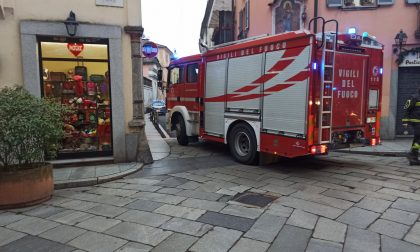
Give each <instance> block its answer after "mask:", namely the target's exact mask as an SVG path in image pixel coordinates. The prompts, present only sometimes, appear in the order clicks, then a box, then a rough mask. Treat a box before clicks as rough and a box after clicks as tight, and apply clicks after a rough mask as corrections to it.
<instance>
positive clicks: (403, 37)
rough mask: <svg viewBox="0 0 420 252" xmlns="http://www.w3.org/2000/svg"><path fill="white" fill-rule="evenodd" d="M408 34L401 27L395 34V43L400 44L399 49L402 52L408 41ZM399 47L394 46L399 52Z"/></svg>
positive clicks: (395, 51)
mask: <svg viewBox="0 0 420 252" xmlns="http://www.w3.org/2000/svg"><path fill="white" fill-rule="evenodd" d="M407 38H408V37H407V34H406V33H405V32H403V30H402V29H401V30H400V32H399V33H397V35H396V36H395V44H396V45H397V46H398V48H399V49H400V50H399V51H400V52H401V50H402V48H403V46H404V45H405V44H406V43H407ZM398 48H394V53H397V52H398Z"/></svg>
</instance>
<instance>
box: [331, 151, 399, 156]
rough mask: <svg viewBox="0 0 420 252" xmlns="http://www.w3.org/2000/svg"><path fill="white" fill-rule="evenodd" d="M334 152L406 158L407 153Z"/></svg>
mask: <svg viewBox="0 0 420 252" xmlns="http://www.w3.org/2000/svg"><path fill="white" fill-rule="evenodd" d="M334 152H340V153H350V154H361V155H368V156H384V157H406V156H407V153H406V152H376V151H370V152H368V151H352V150H334Z"/></svg>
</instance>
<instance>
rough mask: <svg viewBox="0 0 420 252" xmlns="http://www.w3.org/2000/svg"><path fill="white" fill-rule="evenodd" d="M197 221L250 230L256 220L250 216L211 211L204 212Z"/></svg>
mask: <svg viewBox="0 0 420 252" xmlns="http://www.w3.org/2000/svg"><path fill="white" fill-rule="evenodd" d="M197 221H199V222H203V223H207V224H210V225H214V226H220V227H225V228H230V229H235V230H239V231H242V232H246V231H248V230H249V229H250V228H251V226H252V225H253V224H254V222H255V220H252V219H248V218H243V217H237V216H233V215H227V214H221V213H215V212H210V211H208V212H206V213H205V214H203V215H202V216H201V217H200V218H198V219H197Z"/></svg>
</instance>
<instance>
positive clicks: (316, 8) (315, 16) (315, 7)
mask: <svg viewBox="0 0 420 252" xmlns="http://www.w3.org/2000/svg"><path fill="white" fill-rule="evenodd" d="M317 17H318V0H315V1H314V18H317ZM317 32H318V20H316V19H315V20H314V34H316V33H317Z"/></svg>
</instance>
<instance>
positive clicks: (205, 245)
mask: <svg viewBox="0 0 420 252" xmlns="http://www.w3.org/2000/svg"><path fill="white" fill-rule="evenodd" d="M241 235H242V232H239V231H237V230H231V229H226V228H222V227H215V228H214V229H213V230H212V231H210V232H209V233H207V234H206V235H204V236H203V238H201V239H200V240H198V241H197V243H196V244H194V246H192V247H191V249H190V250H191V251H197V252H198V251H200V252H206V251H208V252H215V251H221V252H222V251H228V250H229V249H230V248H231V247H232V246H233V245H234V244H235V242H236V241H237V240H239V238H240V237H241Z"/></svg>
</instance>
